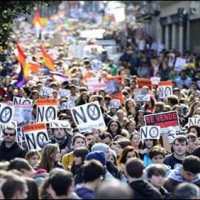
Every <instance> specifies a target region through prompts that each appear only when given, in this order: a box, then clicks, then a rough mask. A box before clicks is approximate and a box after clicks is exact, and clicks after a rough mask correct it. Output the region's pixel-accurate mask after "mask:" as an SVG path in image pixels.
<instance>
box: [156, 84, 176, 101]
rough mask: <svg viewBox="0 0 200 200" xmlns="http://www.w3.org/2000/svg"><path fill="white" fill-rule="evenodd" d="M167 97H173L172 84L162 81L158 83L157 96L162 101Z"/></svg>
mask: <svg viewBox="0 0 200 200" xmlns="http://www.w3.org/2000/svg"><path fill="white" fill-rule="evenodd" d="M169 95H173V89H172V82H171V81H162V82H159V83H158V96H159V99H163V98H165V97H167V96H169Z"/></svg>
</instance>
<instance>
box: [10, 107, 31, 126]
mask: <svg viewBox="0 0 200 200" xmlns="http://www.w3.org/2000/svg"><path fill="white" fill-rule="evenodd" d="M13 120H14V121H17V124H18V125H17V126H18V127H21V126H24V125H28V124H31V123H32V105H28V104H24V105H18V104H16V105H15V112H14V116H13Z"/></svg>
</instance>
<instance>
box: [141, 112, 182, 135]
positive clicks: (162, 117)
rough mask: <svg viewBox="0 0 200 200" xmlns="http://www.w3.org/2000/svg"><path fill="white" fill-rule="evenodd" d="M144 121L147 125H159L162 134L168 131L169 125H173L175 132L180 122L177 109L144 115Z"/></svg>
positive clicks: (178, 128) (178, 129)
mask: <svg viewBox="0 0 200 200" xmlns="http://www.w3.org/2000/svg"><path fill="white" fill-rule="evenodd" d="M144 121H145V125H148V126H152V125H154V126H160V128H161V133H162V134H164V133H168V131H169V130H168V128H169V127H170V126H173V127H174V128H175V129H176V131H177V132H179V131H180V124H179V119H178V113H177V111H170V112H165V113H158V114H150V115H145V116H144Z"/></svg>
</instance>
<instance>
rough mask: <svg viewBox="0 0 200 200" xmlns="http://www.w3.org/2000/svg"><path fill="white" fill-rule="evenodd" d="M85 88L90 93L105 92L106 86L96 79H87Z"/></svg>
mask: <svg viewBox="0 0 200 200" xmlns="http://www.w3.org/2000/svg"><path fill="white" fill-rule="evenodd" d="M87 87H88V90H89V91H90V92H95V91H97V92H98V91H99V90H105V91H106V90H107V87H106V84H105V83H102V82H99V80H98V78H88V79H87Z"/></svg>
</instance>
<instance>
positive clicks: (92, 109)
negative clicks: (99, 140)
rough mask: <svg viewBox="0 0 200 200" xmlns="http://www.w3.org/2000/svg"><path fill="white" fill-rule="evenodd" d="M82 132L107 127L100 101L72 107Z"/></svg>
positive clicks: (75, 119) (74, 117)
mask: <svg viewBox="0 0 200 200" xmlns="http://www.w3.org/2000/svg"><path fill="white" fill-rule="evenodd" d="M71 112H72V116H73V119H74V121H75V123H76V125H77V127H78V129H79V131H80V132H85V131H91V130H92V129H93V128H96V129H99V128H103V127H106V125H105V121H104V118H103V115H102V112H101V108H100V105H99V102H97V101H95V102H91V103H87V104H84V105H81V106H77V107H75V108H72V109H71Z"/></svg>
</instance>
